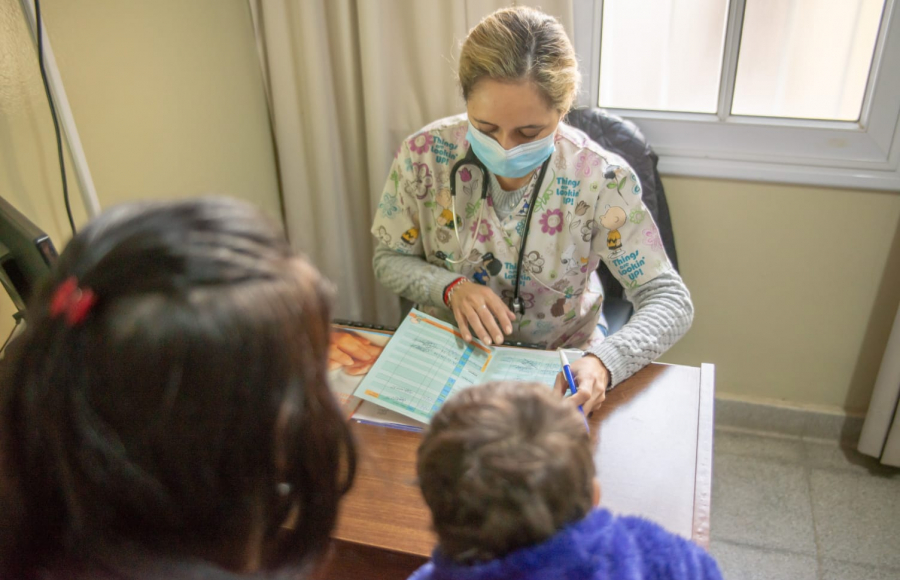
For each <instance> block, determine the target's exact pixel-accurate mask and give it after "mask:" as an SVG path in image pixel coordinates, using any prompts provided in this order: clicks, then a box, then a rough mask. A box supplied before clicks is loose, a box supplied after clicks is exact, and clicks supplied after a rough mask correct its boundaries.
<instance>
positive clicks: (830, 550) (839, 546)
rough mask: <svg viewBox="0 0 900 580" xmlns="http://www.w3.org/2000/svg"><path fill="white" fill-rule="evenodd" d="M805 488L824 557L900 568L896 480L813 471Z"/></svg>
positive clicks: (898, 482)
mask: <svg viewBox="0 0 900 580" xmlns="http://www.w3.org/2000/svg"><path fill="white" fill-rule="evenodd" d="M810 486H811V490H812V505H813V515H814V518H815V526H816V534H817V537H818V542H819V549H820V550H821V554H822V556H823V557H827V558H830V559H833V560H841V561H846V562H854V563H859V564H867V565H873V566H879V567H885V566H886V567H894V568H900V550H898V545H900V480H896V479H888V478H881V477H877V476H873V475H865V474H859V473H855V472H851V471H835V470H820V469H814V470H812V472H811V474H810Z"/></svg>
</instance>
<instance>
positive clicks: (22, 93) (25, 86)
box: [0, 0, 281, 341]
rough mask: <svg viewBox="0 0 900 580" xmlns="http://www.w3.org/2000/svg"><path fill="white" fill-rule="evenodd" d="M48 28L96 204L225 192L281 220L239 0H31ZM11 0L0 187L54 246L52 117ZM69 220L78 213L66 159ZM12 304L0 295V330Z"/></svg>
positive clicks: (2, 49)
mask: <svg viewBox="0 0 900 580" xmlns="http://www.w3.org/2000/svg"><path fill="white" fill-rule="evenodd" d="M41 6H42V8H43V11H44V18H45V22H46V26H47V29H48V33H49V37H50V39H51V42H52V44H53V50H54V52H55V54H56V58H57V62H58V65H59V70H60V74H61V76H62V78H63V82H64V84H65V88H66V92H67V93H68V97H69V102H70V104H71V107H72V111H73V115H74V117H75V121H76V123H77V125H78V131H79V133H80V134H81V140H82V143H83V145H84V150H85V154H86V156H87V160H88V163H89V165H90V169H91V173H92V175H93V178H94V182H95V185H96V188H97V192H98V196H99V198H100V204H101V205H102V206H103V207H109V206H110V205H113V204H116V203H120V202H123V201H128V200H136V199H172V198H178V197H186V196H191V195H198V194H202V193H212V192H215V193H226V194H230V195H232V196H235V197H239V198H243V199H246V200H249V201H252V202H254V203H256V204H257V205H258V206H260V207H261V208H262V209H263V210H264V211H265V212H266V213H268V214H269V215H270V216H272V217H273V218H276V219H279V220H280V215H281V210H280V202H279V195H278V182H277V175H276V171H275V158H274V152H273V147H272V142H271V133H270V131H269V122H268V117H267V112H266V104H265V96H264V93H263V89H262V80H261V75H260V70H259V65H258V61H257V57H256V45H255V40H254V36H253V30H252V26H251V20H250V16H249V8H248V5H247V2H246V1H245V0H191V1H190V2H185V1H183V0H127V1H125V2H123V1H121V0H79V1H78V2H72V1H71V0H44V2H41ZM21 10H22V9H21V6H20V4H19V0H0V196H3V197H4V198H6V199H7V200H9V201H10V202H11V203H13V204H14V205H15V206H16V207H17V208H18V209H19V210H20V211H22V212H23V213H25V214H26V215H27V216H28V217H29V218H30V219H32V220H33V221H34V222H36V223H37V224H38V225H39V226H40V227H42V228H43V229H44V230H46V231H47V233H48V234H50V236H51V237H52V238H53V240H54V242H55V243H56V245H57V249H60V250H61V249H62V246H63V245H64V244H65V242H66V241H67V240H68V238H69V236H70V235H71V234H70V232H69V227H68V223H67V219H66V214H65V208H64V205H63V202H62V188H61V185H60V177H59V166H58V163H57V157H56V142H55V137H54V134H53V124H52V121H51V118H50V112H49V109H48V107H47V101H46V98H45V96H44V91H43V86H42V84H41V78H40V72H39V69H38V64H37V57H36V52H35V50H34V44H33V42H32V39H31V35H30V32H29V30H28V27H27V24H26V21H25V18H24V16H23V15H22V11H21ZM67 169H68V176H69V184H70V195H71V198H72V202H73V206H74V210H75V216H76V223H82V222H83V221H84V219H85V213H84V211H83V209H82V206H81V198H80V195H79V192H78V189H77V184H76V180H75V174H74V171H73V168H72V165H71V160H70V159H68V158H67ZM11 313H12V305H11V303H8V300H7V298H6V296H5V294H3V296H2V297H0V335H3V336H0V341H2V339H3V338H5V334H6V332H7V331H8V330H9V328H10V326H9V325H10V324H11V322H10V321H11Z"/></svg>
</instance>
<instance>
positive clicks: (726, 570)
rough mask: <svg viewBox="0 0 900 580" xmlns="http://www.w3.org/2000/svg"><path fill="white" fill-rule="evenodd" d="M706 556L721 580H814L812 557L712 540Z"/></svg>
mask: <svg viewBox="0 0 900 580" xmlns="http://www.w3.org/2000/svg"><path fill="white" fill-rule="evenodd" d="M709 551H710V553H711V554H712V555H713V557H714V558H715V559H716V561H717V562H718V563H719V570H721V572H722V578H724V579H725V580H817V578H818V576H817V573H816V570H817V568H816V558H815V556H812V555H808V554H792V553H787V552H775V551H772V550H765V549H760V548H751V547H748V546H739V545H736V544H730V543H728V542H719V541H715V540H713V542H712V544H711V545H710V549H709Z"/></svg>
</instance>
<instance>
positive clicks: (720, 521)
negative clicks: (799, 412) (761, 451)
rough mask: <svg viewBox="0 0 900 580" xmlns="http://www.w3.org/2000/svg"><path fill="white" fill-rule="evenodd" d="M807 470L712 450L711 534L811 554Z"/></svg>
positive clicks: (812, 545) (754, 544)
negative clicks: (714, 453) (714, 454)
mask: <svg viewBox="0 0 900 580" xmlns="http://www.w3.org/2000/svg"><path fill="white" fill-rule="evenodd" d="M805 469H806V468H804V467H803V466H801V465H788V464H781V463H777V462H774V461H769V460H765V459H759V458H756V457H742V456H739V455H729V454H724V453H716V456H715V463H714V465H713V498H712V510H711V511H712V518H711V519H712V521H711V534H712V538H714V539H718V540H724V541H729V542H733V543H738V544H743V545H749V546H755V547H761V548H774V549H776V550H782V551H788V552H798V553H804V554H815V553H816V545H815V536H814V534H813V520H812V511H811V508H810V499H809V485H808V483H807V476H806V471H805Z"/></svg>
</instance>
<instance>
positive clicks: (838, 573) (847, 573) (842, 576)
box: [725, 559, 900, 580]
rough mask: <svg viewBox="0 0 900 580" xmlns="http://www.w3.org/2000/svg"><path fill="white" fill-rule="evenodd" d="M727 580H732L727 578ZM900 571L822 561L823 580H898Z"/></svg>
mask: <svg viewBox="0 0 900 580" xmlns="http://www.w3.org/2000/svg"><path fill="white" fill-rule="evenodd" d="M725 578H726V580H731V579H730V578H728V577H727V576H725ZM897 578H900V570H891V569H888V568H874V567H872V566H863V565H860V564H849V563H847V562H836V561H833V560H828V559H824V560H822V576H821V580H897Z"/></svg>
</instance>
